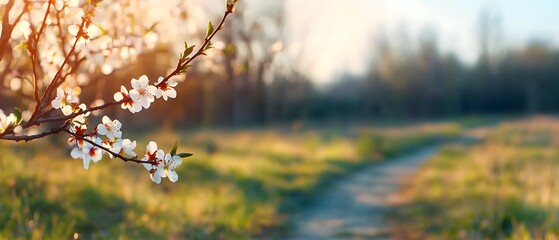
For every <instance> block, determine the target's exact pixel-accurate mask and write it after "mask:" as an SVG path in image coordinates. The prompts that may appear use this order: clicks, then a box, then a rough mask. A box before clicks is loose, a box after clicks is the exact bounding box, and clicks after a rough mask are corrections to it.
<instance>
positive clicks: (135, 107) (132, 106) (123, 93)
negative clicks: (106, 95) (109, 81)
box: [113, 86, 142, 113]
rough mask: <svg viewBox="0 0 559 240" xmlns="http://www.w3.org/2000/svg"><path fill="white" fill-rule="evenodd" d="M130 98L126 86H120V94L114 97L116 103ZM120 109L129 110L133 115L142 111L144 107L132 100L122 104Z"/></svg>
mask: <svg viewBox="0 0 559 240" xmlns="http://www.w3.org/2000/svg"><path fill="white" fill-rule="evenodd" d="M129 97H130V94H129V93H128V90H127V89H126V88H125V87H124V86H120V92H117V93H115V94H114V96H113V98H114V99H115V101H122V100H123V99H126V98H129ZM120 107H121V108H122V109H128V110H129V111H130V112H131V113H136V112H139V111H141V110H142V105H140V104H139V103H137V102H135V101H134V100H132V98H130V100H128V101H125V102H123V103H122V104H120Z"/></svg>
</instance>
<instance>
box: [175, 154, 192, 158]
mask: <svg viewBox="0 0 559 240" xmlns="http://www.w3.org/2000/svg"><path fill="white" fill-rule="evenodd" d="M192 155H194V154H192V153H179V154H177V156H179V157H181V158H187V157H191V156H192Z"/></svg>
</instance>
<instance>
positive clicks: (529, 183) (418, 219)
mask: <svg viewBox="0 0 559 240" xmlns="http://www.w3.org/2000/svg"><path fill="white" fill-rule="evenodd" d="M558 170H559V120H557V119H552V118H544V117H539V118H532V119H530V120H523V121H516V122H508V123H504V124H501V125H500V126H499V127H498V128H496V129H495V130H493V131H491V132H490V133H489V134H488V136H487V138H486V140H485V141H483V142H481V143H478V144H474V145H471V146H467V145H451V146H448V147H446V148H445V149H444V150H443V151H442V152H441V153H440V154H439V155H438V156H437V157H435V158H434V159H432V160H430V161H429V162H428V163H427V164H426V166H424V167H423V168H422V169H421V170H420V172H419V173H418V175H417V176H416V178H415V179H414V180H413V181H412V182H411V183H410V185H409V187H408V188H407V189H405V190H404V191H403V193H402V196H403V197H404V201H403V204H402V205H401V206H398V207H396V208H395V210H394V211H392V212H391V213H390V214H389V218H390V219H391V220H392V222H393V223H395V224H396V226H394V232H395V234H396V235H397V236H399V238H401V239H558V238H559V209H558V207H559V195H558V190H559V188H558V187H559V174H558Z"/></svg>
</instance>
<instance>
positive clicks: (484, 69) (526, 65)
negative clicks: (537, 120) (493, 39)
mask: <svg viewBox="0 0 559 240" xmlns="http://www.w3.org/2000/svg"><path fill="white" fill-rule="evenodd" d="M375 62H376V64H375V66H374V67H373V68H372V69H371V71H370V73H369V74H368V76H366V77H365V78H364V79H362V78H361V79H359V78H356V77H353V78H352V77H346V78H347V79H348V80H349V81H339V82H338V83H337V84H335V85H334V86H332V87H331V88H330V89H329V91H328V92H327V93H324V94H321V96H322V97H321V98H320V100H319V102H316V103H315V104H314V105H313V107H314V108H313V111H317V112H316V113H313V114H312V115H322V116H327V115H334V114H343V115H347V114H349V115H359V116H364V117H411V118H413V117H439V116H449V115H462V114H487V113H538V112H554V111H557V110H559V51H557V49H553V48H551V47H549V46H548V45H546V44H544V43H538V42H534V43H531V44H529V45H528V46H526V47H524V48H522V49H515V50H509V51H504V52H502V53H500V54H498V55H497V54H496V55H490V54H488V53H486V54H483V53H482V54H481V56H480V58H479V60H478V61H477V62H476V63H475V64H474V65H466V64H463V63H461V62H460V61H459V60H458V59H457V58H456V57H455V56H454V55H441V54H439V52H438V51H437V47H436V44H434V42H426V43H424V44H422V45H421V46H420V47H419V49H418V50H417V51H415V53H412V54H407V55H399V56H398V55H397V54H394V53H393V52H390V50H387V49H383V51H381V54H380V57H379V58H377V61H375Z"/></svg>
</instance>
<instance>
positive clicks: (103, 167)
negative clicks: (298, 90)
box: [0, 123, 461, 239]
mask: <svg viewBox="0 0 559 240" xmlns="http://www.w3.org/2000/svg"><path fill="white" fill-rule="evenodd" d="M460 132H461V127H460V126H459V125H457V124H449V123H437V124H420V125H414V126H405V127H395V128H382V129H375V128H372V127H360V128H351V129H349V128H347V129H334V128H332V129H326V128H318V129H311V130H300V129H292V128H287V129H285V130H245V131H199V132H195V133H191V132H183V133H181V134H177V133H175V134H171V133H157V134H138V136H140V137H141V139H143V140H142V142H141V143H139V145H138V146H139V147H138V149H137V152H141V151H143V147H145V144H146V143H147V141H149V140H158V144H159V146H160V148H163V149H166V147H165V146H168V147H170V146H171V145H172V144H173V142H174V141H175V140H177V139H179V140H180V142H181V144H182V146H180V147H179V150H183V151H188V152H193V153H194V154H195V155H194V157H192V158H189V159H187V160H186V161H185V162H184V163H183V165H182V166H180V167H179V168H178V172H179V182H178V183H176V184H172V183H170V182H168V181H167V179H165V181H164V182H163V183H162V184H161V185H156V184H154V183H152V182H151V180H150V179H149V177H148V173H147V172H146V171H145V169H144V168H143V167H142V166H139V165H134V164H124V163H122V162H121V161H120V160H114V159H113V160H111V159H103V160H102V161H101V162H99V163H97V164H94V165H92V167H91V168H90V170H87V171H86V170H84V169H83V168H82V164H81V161H78V160H73V159H70V158H69V150H68V149H65V148H63V147H62V148H61V147H60V146H63V145H62V143H63V141H64V139H63V138H62V137H61V138H60V139H59V141H58V140H55V141H52V143H49V142H48V141H46V140H41V141H37V142H31V143H29V144H13V143H7V142H0V153H2V154H0V228H1V229H0V239H18V238H23V239H28V238H32V239H40V238H45V239H49V238H50V239H68V238H71V237H72V236H73V234H74V233H76V232H77V233H78V234H79V236H80V237H81V238H83V239H91V238H93V239H107V238H110V239H114V238H117V237H119V238H121V239H137V238H141V239H147V238H148V239H162V238H173V239H182V238H189V239H247V238H252V237H255V236H256V237H265V238H276V237H281V236H283V234H285V233H286V232H288V231H289V227H288V226H289V225H288V224H286V222H287V220H288V218H287V216H289V214H290V213H293V212H295V211H296V210H298V209H301V208H302V207H304V206H305V204H308V203H309V202H310V200H312V198H313V197H314V196H316V194H317V193H319V192H320V191H321V189H323V188H324V187H325V186H328V184H329V183H330V182H331V181H333V180H335V179H336V178H338V177H340V176H343V175H346V174H348V173H350V172H352V171H356V170H358V169H359V168H360V167H363V166H365V165H367V164H371V163H373V162H374V161H378V160H381V159H382V158H383V157H385V156H394V155H397V154H401V153H404V152H407V151H410V150H413V149H415V148H417V147H419V146H423V145H426V144H432V143H434V142H437V141H441V140H445V139H449V138H453V137H455V136H457V135H458V134H459V133H460ZM138 139H140V138H138ZM166 150H168V149H166Z"/></svg>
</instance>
